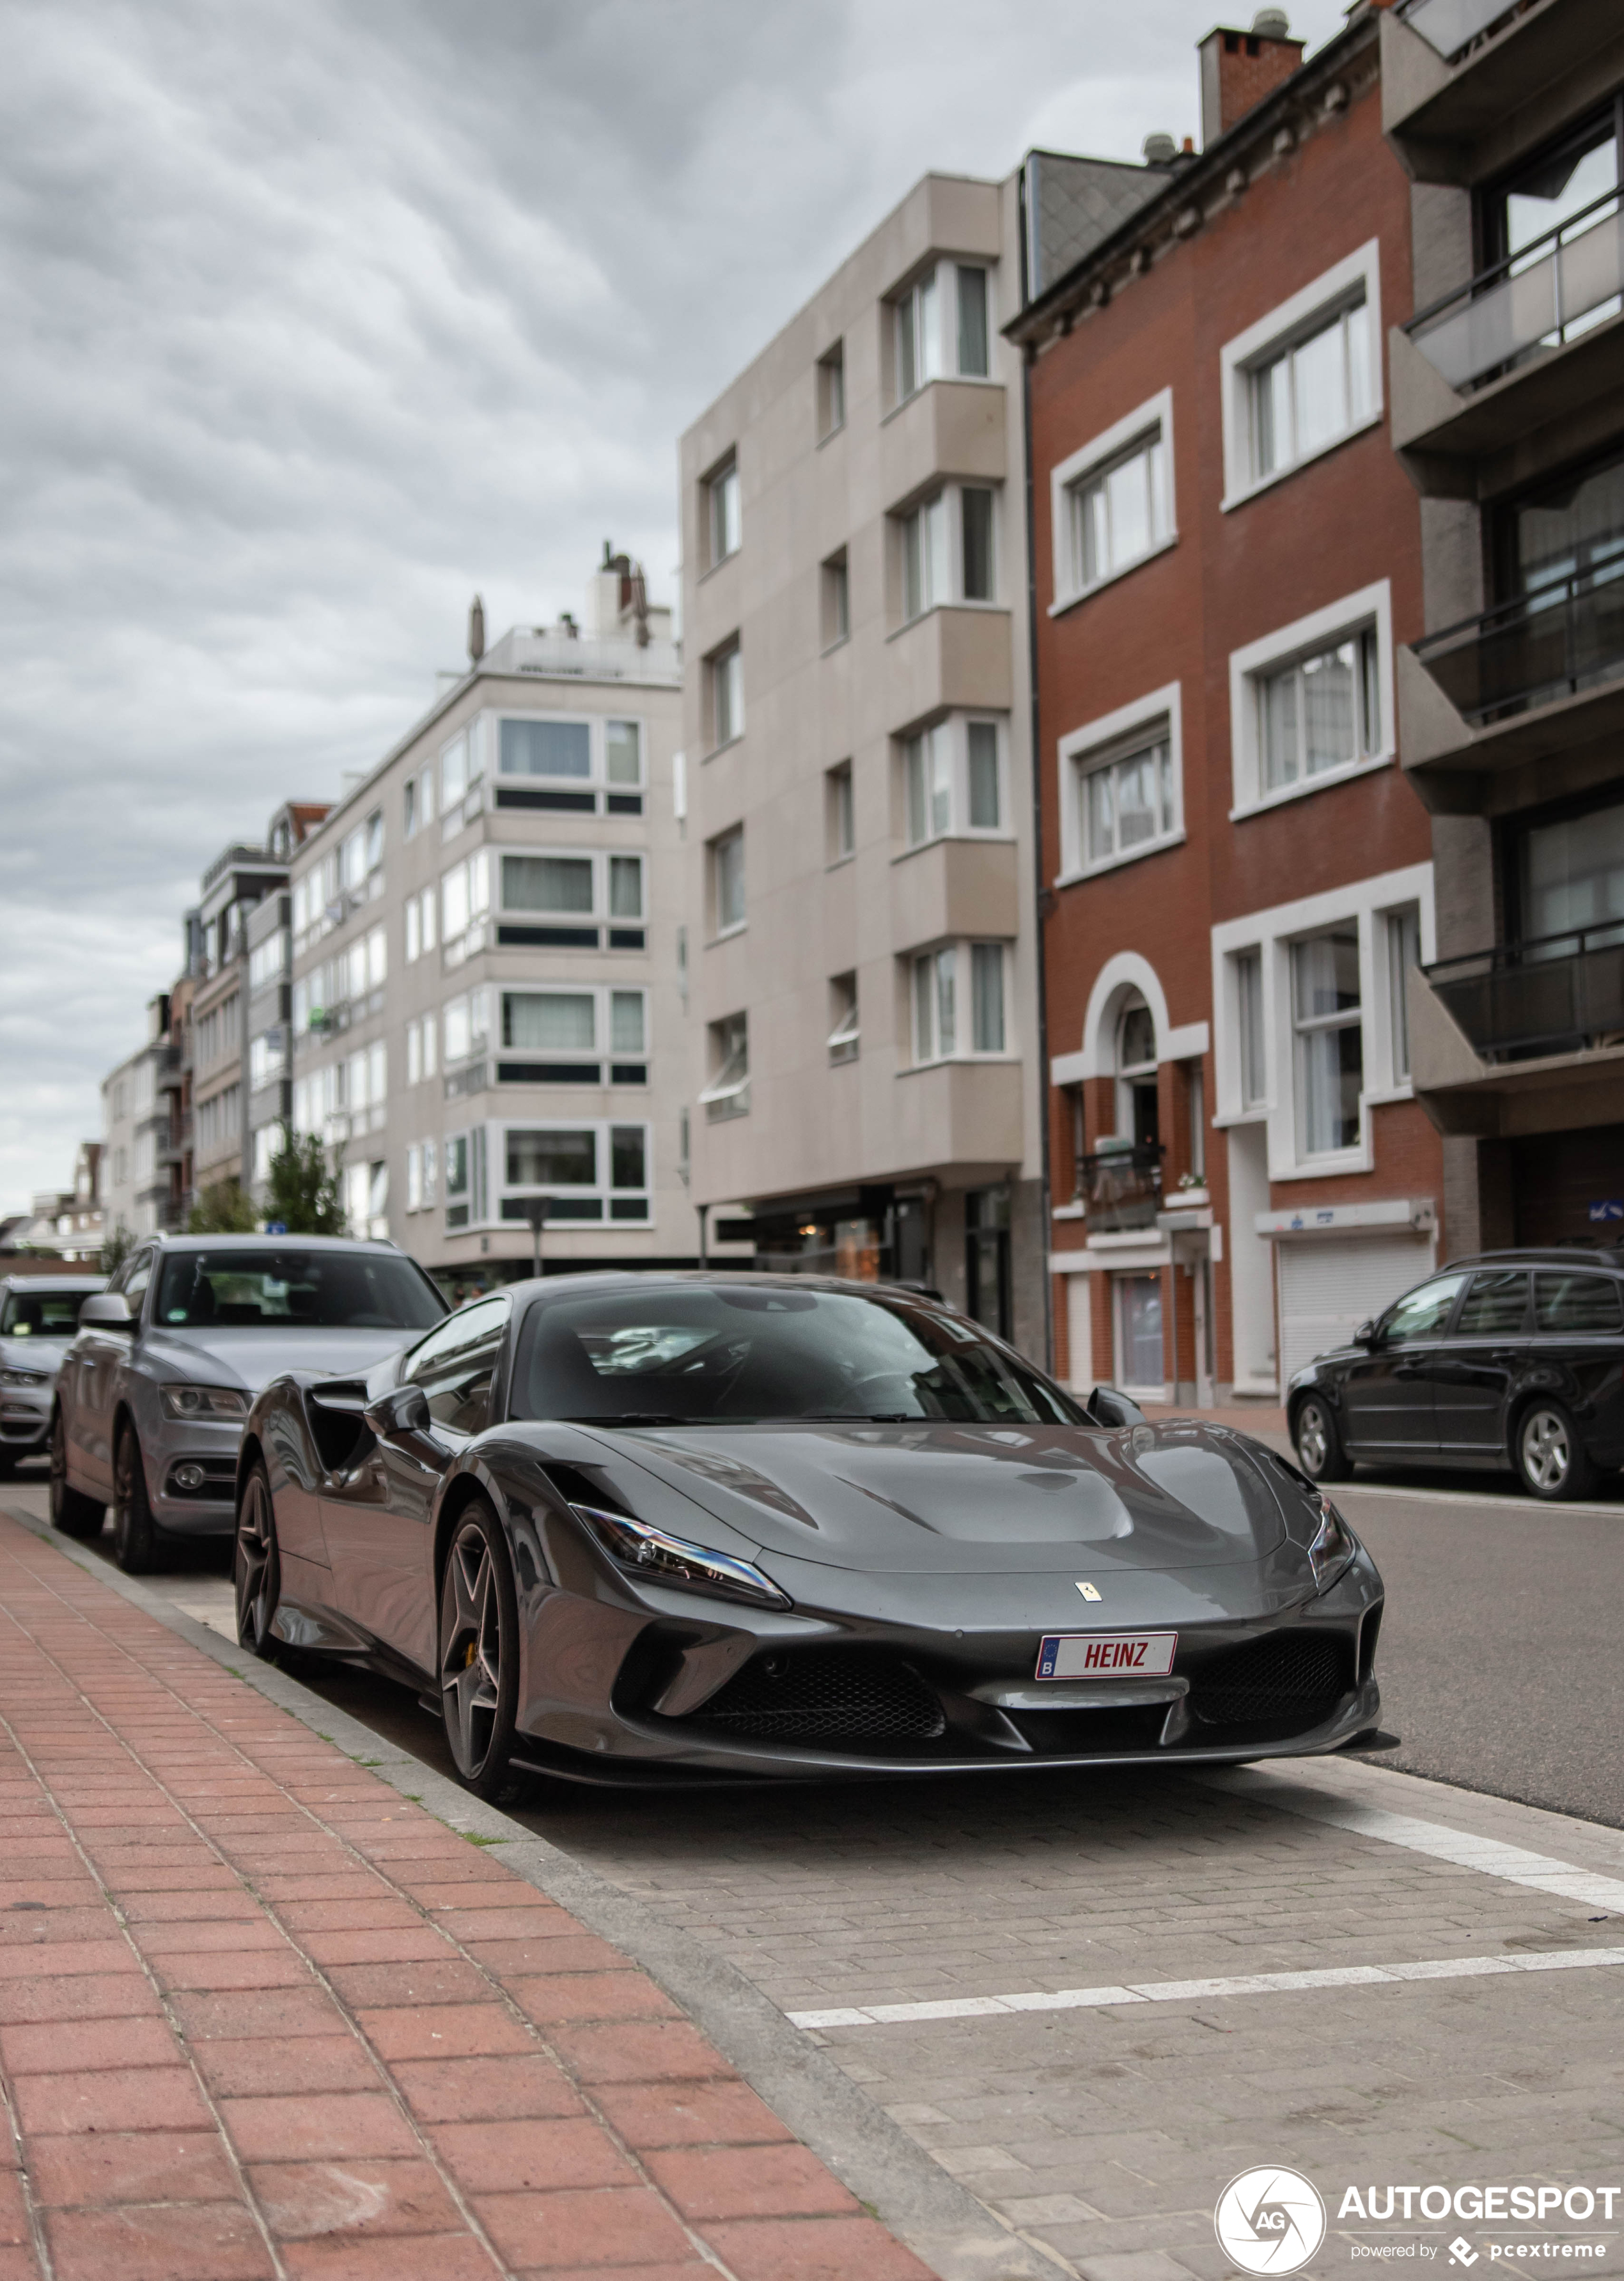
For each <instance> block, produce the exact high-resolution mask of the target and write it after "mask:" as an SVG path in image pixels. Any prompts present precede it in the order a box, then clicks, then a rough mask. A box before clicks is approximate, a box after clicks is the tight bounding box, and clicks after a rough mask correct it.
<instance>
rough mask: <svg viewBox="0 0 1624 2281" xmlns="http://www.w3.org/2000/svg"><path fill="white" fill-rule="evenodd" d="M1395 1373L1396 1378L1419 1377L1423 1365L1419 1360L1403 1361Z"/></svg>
mask: <svg viewBox="0 0 1624 2281" xmlns="http://www.w3.org/2000/svg"><path fill="white" fill-rule="evenodd" d="M1393 1375H1394V1377H1395V1378H1419V1377H1420V1376H1421V1375H1422V1371H1421V1365H1420V1364H1419V1362H1401V1363H1400V1364H1399V1365H1398V1367H1397V1368H1396V1370H1395V1371H1394V1372H1393Z"/></svg>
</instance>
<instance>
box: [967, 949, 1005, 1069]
mask: <svg viewBox="0 0 1624 2281" xmlns="http://www.w3.org/2000/svg"><path fill="white" fill-rule="evenodd" d="M970 1043H971V1051H972V1052H974V1053H978V1054H1001V1053H1002V1051H1003V1049H1004V952H1003V945H1002V944H1001V943H999V942H972V943H971V946H970Z"/></svg>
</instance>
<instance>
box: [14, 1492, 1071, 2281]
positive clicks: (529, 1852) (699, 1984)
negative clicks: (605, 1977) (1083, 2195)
mask: <svg viewBox="0 0 1624 2281" xmlns="http://www.w3.org/2000/svg"><path fill="white" fill-rule="evenodd" d="M0 1512H4V1517H5V1518H6V1519H8V1520H12V1521H15V1522H16V1523H17V1525H18V1527H19V1528H24V1529H27V1532H28V1534H29V1535H31V1536H33V1537H35V1538H37V1539H38V1541H39V1542H40V1543H42V1544H47V1545H49V1546H50V1548H51V1550H53V1551H56V1552H59V1553H61V1554H62V1555H63V1556H64V1558H66V1559H68V1560H70V1561H71V1562H72V1563H73V1566H75V1567H77V1568H79V1569H81V1571H82V1572H83V1573H84V1574H86V1575H89V1576H94V1577H95V1578H96V1579H97V1581H98V1582H100V1583H103V1584H104V1585H106V1587H107V1588H108V1589H109V1590H110V1591H112V1592H115V1593H117V1594H118V1596H119V1597H120V1598H121V1599H124V1600H127V1601H128V1602H129V1603H130V1604H131V1605H132V1606H134V1607H137V1608H139V1609H140V1610H141V1611H142V1612H143V1615H148V1616H151V1618H152V1620H153V1621H154V1622H156V1623H158V1624H160V1625H162V1627H163V1628H164V1629H165V1630H166V1631H167V1632H171V1633H173V1634H174V1636H175V1637H176V1638H177V1639H182V1640H184V1641H185V1642H186V1643H187V1645H188V1646H189V1647H194V1648H197V1650H199V1651H200V1652H201V1653H203V1654H205V1655H206V1656H208V1657H210V1658H211V1659H212V1660H213V1661H214V1662H215V1663H217V1664H220V1666H222V1667H223V1668H224V1669H225V1670H227V1671H229V1672H230V1673H231V1674H233V1676H234V1677H236V1678H237V1679H240V1680H242V1681H243V1682H244V1683H245V1684H246V1685H247V1686H250V1687H252V1688H254V1689H257V1690H258V1692H259V1694H261V1695H263V1696H264V1697H266V1698H267V1701H269V1702H272V1703H274V1704H275V1705H277V1707H278V1709H280V1710H282V1711H286V1712H287V1713H289V1714H290V1717H292V1718H295V1719H297V1720H298V1721H299V1723H300V1724H301V1725H302V1726H305V1727H307V1728H310V1730H311V1732H312V1733H313V1734H316V1735H319V1736H323V1737H325V1738H326V1739H327V1740H328V1741H329V1742H331V1743H332V1744H334V1746H335V1747H336V1749H338V1750H340V1751H344V1753H345V1755H346V1756H347V1757H349V1758H352V1759H358V1760H360V1759H365V1760H366V1762H367V1771H368V1772H369V1773H372V1774H375V1775H377V1777H378V1779H379V1780H380V1781H381V1782H388V1783H389V1785H390V1786H391V1789H393V1790H398V1791H399V1793H400V1794H401V1796H402V1797H403V1798H412V1799H414V1801H415V1802H416V1803H417V1804H419V1805H421V1806H422V1807H423V1809H424V1810H425V1812H427V1813H431V1814H433V1815H434V1816H435V1817H436V1819H437V1821H443V1822H445V1824H446V1826H447V1827H448V1828H450V1829H455V1830H457V1831H459V1832H460V1834H461V1835H463V1836H468V1837H481V1838H485V1839H494V1840H495V1841H496V1842H497V1843H499V1844H500V1846H501V1849H502V1852H501V1860H502V1862H503V1865H504V1867H507V1868H508V1869H511V1870H512V1871H513V1873H514V1875H515V1876H517V1877H519V1878H522V1880H523V1881H524V1883H527V1884H530V1885H533V1886H534V1887H535V1888H536V1890H537V1891H538V1892H543V1893H545V1894H546V1896H547V1897H548V1898H549V1899H550V1900H553V1901H556V1902H557V1903H558V1904H559V1905H560V1906H561V1907H563V1908H566V1909H568V1911H569V1913H570V1914H571V1915H572V1916H574V1917H576V1918H578V1919H579V1920H580V1921H581V1922H582V1923H583V1924H584V1925H585V1926H587V1927H588V1928H589V1929H590V1930H592V1932H595V1933H596V1934H597V1935H598V1936H599V1938H600V1939H603V1940H607V1941H609V1942H611V1943H612V1944H613V1945H615V1947H616V1948H618V1949H620V1950H621V1951H622V1952H623V1954H625V1955H627V1956H629V1957H630V1958H631V1960H633V1962H634V1963H636V1964H638V1965H640V1966H641V1967H642V1968H643V1970H644V1971H645V1972H646V1973H647V1974H648V1975H649V1976H650V1978H651V1979H653V1981H654V1982H655V1983H657V1984H658V1985H659V1986H660V1987H661V1988H662V1989H663V1990H664V1991H665V1992H666V1994H667V1995H668V1996H669V1997H670V1998H671V1999H672V2001H673V2002H674V2003H677V2004H678V2005H680V2006H681V2007H682V2009H683V2010H684V2012H685V2013H686V2014H687V2015H688V2017H689V2018H690V2019H691V2020H692V2022H694V2024H695V2025H696V2026H697V2027H698V2028H700V2030H702V2032H703V2033H704V2034H705V2036H706V2037H708V2039H709V2041H710V2042H711V2043H712V2044H714V2045H715V2047H716V2049H717V2050H718V2051H719V2052H720V2053H722V2055H723V2058H724V2059H725V2060H727V2061H729V2063H730V2064H731V2066H733V2067H735V2068H737V2069H738V2070H739V2074H740V2075H741V2076H743V2077H744V2079H745V2081H746V2083H747V2084H749V2085H750V2087H751V2089H752V2090H753V2091H754V2092H757V2093H758V2094H759V2096H760V2097H761V2098H762V2099H764V2100H765V2101H766V2103H767V2105H768V2106H769V2107H771V2108H772V2110H773V2112H774V2114H775V2115H777V2116H778V2118H779V2120H780V2121H781V2122H784V2123H785V2124H787V2126H788V2127H789V2129H790V2130H793V2132H794V2134H795V2136H796V2137H797V2138H799V2139H800V2141H801V2142H802V2144H803V2145H804V2146H808V2147H809V2148H810V2149H811V2151H812V2153H815V2154H816V2156H817V2157H818V2159H819V2160H820V2161H823V2162H824V2163H825V2164H827V2166H828V2168H829V2169H831V2170H832V2171H833V2173H834V2175H835V2176H836V2177H838V2178H839V2181H840V2183H841V2184H842V2185H844V2186H845V2187H846V2188H847V2190H848V2192H851V2193H853V2194H855V2196H856V2197H857V2200H859V2201H860V2202H862V2203H863V2204H865V2205H866V2207H867V2208H869V2209H870V2211H871V2212H872V2213H873V2215H875V2216H877V2217H878V2219H879V2221H880V2223H882V2224H883V2225H885V2226H886V2227H888V2228H889V2230H890V2231H891V2232H893V2234H895V2235H896V2237H897V2238H898V2239H899V2240H900V2241H901V2242H903V2243H905V2244H906V2246H908V2247H909V2249H911V2250H912V2251H913V2253H914V2254H915V2255H916V2257H918V2258H921V2259H922V2260H923V2261H924V2263H925V2264H927V2265H929V2266H930V2267H931V2268H932V2269H933V2270H934V2271H935V2272H936V2273H938V2274H939V2275H940V2277H941V2281H1057V2277H1058V2276H1060V2275H1075V2273H1076V2268H1075V2267H1074V2266H1072V2265H1071V2264H1070V2263H1069V2262H1067V2261H1066V2260H1065V2259H1064V2258H1062V2257H1060V2256H1059V2255H1058V2254H1056V2252H1054V2251H1052V2250H1050V2249H1049V2248H1048V2246H1046V2245H1044V2244H1042V2243H1040V2242H1036V2241H1032V2240H1031V2239H1029V2238H1027V2237H1025V2236H1024V2235H1018V2234H1014V2233H1011V2232H1010V2231H1008V2229H1007V2228H1006V2227H1005V2225H1004V2224H1003V2223H1002V2221H1001V2220H1000V2219H999V2218H998V2217H996V2216H995V2215H994V2213H993V2212H992V2211H991V2210H989V2209H988V2208H987V2207H986V2204H985V2203H984V2202H982V2201H979V2200H977V2198H976V2196H975V2195H973V2194H972V2193H971V2192H970V2191H969V2190H968V2188H966V2187H964V2186H962V2185H960V2184H958V2182H957V2180H956V2179H955V2178H952V2177H949V2176H948V2174H947V2172H946V2171H945V2170H943V2169H941V2167H940V2164H939V2163H937V2162H936V2161H933V2160H932V2157H931V2156H930V2155H929V2154H927V2153H925V2151H924V2148H923V2147H922V2146H919V2145H918V2144H917V2142H916V2140H914V2139H913V2138H909V2135H908V2133H907V2132H906V2131H905V2130H903V2129H902V2127H901V2124H900V2123H898V2122H893V2120H892V2118H891V2116H890V2115H887V2114H886V2112H885V2109H884V2107H880V2106H879V2105H878V2103H877V2102H876V2101H875V2100H874V2099H870V2097H869V2095H868V2093H867V2092H865V2091H863V2090H862V2088H861V2086H860V2085H859V2084H855V2083H854V2082H853V2081H852V2079H851V2077H850V2076H848V2075H847V2073H846V2072H845V2070H844V2069H843V2068H840V2067H839V2066H838V2065H837V2064H836V2062H835V2061H833V2060H832V2059H831V2057H830V2056H829V2055H828V2053H827V2052H825V2051H824V2049H823V2048H822V2047H821V2046H820V2045H816V2044H814V2043H811V2042H809V2041H808V2038H807V2037H806V2035H805V2034H804V2033H803V2031H802V2030H800V2029H798V2028H795V2027H792V2025H791V2024H790V2022H789V2020H788V2018H787V2017H786V2016H785V2014H784V2013H782V2012H781V2011H780V2010H779V2009H778V2007H777V2005H776V2004H774V2003H773V2002H771V2000H770V1999H769V1998H768V1997H766V1996H765V1995H763V1994H762V1991H761V1990H760V1989H759V1988H757V1987H756V1986H755V1985H754V1983H753V1982H751V1981H749V1980H747V1979H746V1977H745V1976H744V1975H743V1973H741V1972H740V1971H739V1969H738V1968H737V1967H736V1966H735V1965H732V1964H730V1963H729V1962H728V1961H727V1960H726V1959H725V1958H724V1957H719V1956H716V1955H715V1954H713V1953H712V1952H711V1951H710V1950H708V1948H706V1947H705V1946H704V1945H703V1944H702V1943H701V1942H700V1941H697V1940H695V1939H694V1938H693V1937H692V1935H690V1934H688V1933H685V1932H683V1931H681V1930H679V1929H677V1927H675V1926H672V1925H668V1924H665V1923H663V1922H661V1921H660V1920H659V1919H658V1918H657V1917H655V1916H654V1915H653V1914H652V1913H651V1912H650V1911H649V1910H648V1909H646V1907H645V1906H644V1905H643V1904H642V1902H640V1901H638V1900H636V1899H634V1898H633V1897H632V1896H631V1895H630V1894H629V1893H625V1892H623V1891H621V1889H620V1887H619V1886H617V1885H615V1884H612V1883H610V1882H609V1880H608V1879H607V1877H603V1876H600V1875H599V1873H598V1871H597V1870H595V1869H591V1868H588V1867H587V1866H586V1865H585V1863H584V1862H581V1861H577V1860H576V1859H575V1858H574V1856H573V1855H571V1854H568V1853H566V1852H564V1851H563V1849H562V1848H561V1847H560V1846H557V1845H554V1844H552V1842H551V1841H550V1840H549V1839H547V1838H545V1837H538V1836H537V1835H536V1833H535V1831H534V1830H530V1829H526V1828H525V1827H524V1825H523V1824H522V1822H518V1821H514V1820H513V1819H512V1817H511V1816H510V1815H508V1814H506V1813H502V1812H501V1810H500V1809H499V1807H497V1806H493V1805H485V1804H484V1803H483V1801H482V1800H481V1799H479V1798H474V1797H472V1796H471V1795H470V1794H469V1792H468V1791H467V1790H463V1789H462V1788H461V1787H460V1784H459V1783H457V1782H452V1780H451V1779H450V1777H449V1776H448V1775H442V1774H440V1773H438V1772H437V1770H436V1769H435V1768H434V1767H429V1766H427V1765H425V1763H424V1762H423V1760H422V1759H417V1758H414V1757H413V1756H412V1754H411V1753H410V1751H404V1750H402V1749H401V1748H400V1747H399V1745H398V1744H392V1743H390V1742H389V1741H387V1740H386V1739H385V1738H384V1737H383V1736H380V1735H379V1734H378V1733H377V1732H376V1730H375V1728H371V1727H368V1726H366V1725H364V1724H363V1723H362V1721H361V1720H359V1719H355V1718H352V1716H351V1715H350V1713H348V1712H346V1711H340V1710H338V1709H337V1708H336V1706H335V1705H332V1704H330V1703H328V1702H326V1701H324V1700H323V1698H322V1697H321V1696H319V1695H317V1694H315V1693H313V1691H312V1689H309V1688H307V1687H305V1686H304V1685H302V1684H301V1682H299V1681H298V1680H297V1679H292V1678H290V1677H289V1675H288V1674H287V1673H285V1672H283V1671H280V1670H278V1669H277V1668H276V1666H275V1665H273V1664H268V1663H261V1662H259V1660H258V1659H256V1658H254V1657H252V1656H251V1655H248V1654H247V1653H246V1652H245V1651H244V1649H242V1648H240V1647H237V1646H236V1645H235V1644H234V1643H232V1642H231V1641H229V1640H227V1639H224V1638H222V1637H221V1635H220V1633H218V1632H215V1631H212V1630H211V1629H210V1628H209V1627H208V1626H207V1625H206V1624H201V1623H199V1622H198V1621H197V1619H196V1618H195V1617H192V1616H188V1615H184V1614H182V1612H181V1610H180V1609H178V1608H177V1607H175V1606H174V1604H172V1603H171V1602H170V1601H168V1600H166V1599H165V1598H164V1597H163V1595H162V1594H161V1593H159V1592H157V1591H155V1590H154V1589H152V1588H151V1586H150V1585H147V1584H143V1583H142V1582H141V1581H139V1580H138V1579H136V1578H135V1577H133V1576H126V1575H124V1574H122V1572H121V1571H120V1570H119V1569H117V1568H112V1567H110V1566H105V1565H104V1563H103V1562H102V1561H100V1560H98V1559H97V1558H96V1557H95V1556H94V1555H93V1554H89V1553H87V1552H85V1551H84V1550H82V1549H81V1547H80V1546H79V1545H78V1544H77V1543H75V1542H74V1540H73V1538H71V1537H65V1536H63V1535H60V1534H59V1533H58V1531H57V1530H56V1529H54V1528H52V1527H51V1526H50V1522H49V1521H47V1520H43V1519H39V1518H37V1517H36V1516H35V1514H33V1513H28V1512H19V1511H17V1510H16V1508H15V1507H12V1506H5V1507H0ZM408 1782H410V1784H411V1788H410V1789H409V1790H408V1789H407V1786H406V1785H407V1783H408Z"/></svg>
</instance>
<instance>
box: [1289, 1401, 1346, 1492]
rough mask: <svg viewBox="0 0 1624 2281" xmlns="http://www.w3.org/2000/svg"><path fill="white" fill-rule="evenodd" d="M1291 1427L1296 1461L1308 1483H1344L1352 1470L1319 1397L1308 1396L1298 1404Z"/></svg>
mask: <svg viewBox="0 0 1624 2281" xmlns="http://www.w3.org/2000/svg"><path fill="white" fill-rule="evenodd" d="M1292 1424H1293V1427H1294V1434H1293V1438H1294V1439H1295V1442H1296V1445H1297V1462H1298V1464H1299V1465H1301V1466H1302V1468H1303V1472H1304V1473H1306V1474H1307V1475H1308V1477H1309V1479H1310V1481H1346V1480H1347V1478H1348V1476H1349V1473H1352V1471H1353V1467H1352V1465H1351V1464H1350V1463H1349V1458H1348V1452H1347V1451H1346V1450H1344V1449H1343V1447H1342V1434H1341V1431H1340V1429H1339V1428H1338V1426H1337V1423H1336V1420H1335V1419H1334V1417H1333V1416H1332V1414H1331V1411H1330V1408H1329V1406H1328V1404H1327V1403H1326V1402H1324V1401H1323V1400H1322V1399H1321V1397H1320V1396H1319V1395H1317V1394H1311V1395H1309V1396H1307V1398H1306V1399H1305V1400H1304V1401H1303V1402H1301V1403H1299V1404H1298V1405H1297V1414H1296V1416H1295V1419H1293V1421H1292Z"/></svg>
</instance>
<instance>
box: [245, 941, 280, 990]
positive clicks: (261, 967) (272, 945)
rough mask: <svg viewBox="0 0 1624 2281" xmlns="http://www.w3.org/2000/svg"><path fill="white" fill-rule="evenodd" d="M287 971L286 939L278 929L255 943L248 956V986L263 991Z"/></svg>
mask: <svg viewBox="0 0 1624 2281" xmlns="http://www.w3.org/2000/svg"><path fill="white" fill-rule="evenodd" d="M287 970H288V938H287V936H286V935H285V934H284V933H283V932H282V929H281V928H280V927H278V928H277V929H276V931H275V933H274V934H267V937H266V938H265V940H264V941H263V942H261V943H257V944H256V945H255V946H254V948H253V950H252V951H251V954H250V955H249V961H248V986H249V988H250V989H251V990H264V989H266V988H267V987H268V986H269V985H270V984H271V983H273V982H277V981H280V980H281V978H282V976H283V975H284V974H285V973H286V972H287Z"/></svg>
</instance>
